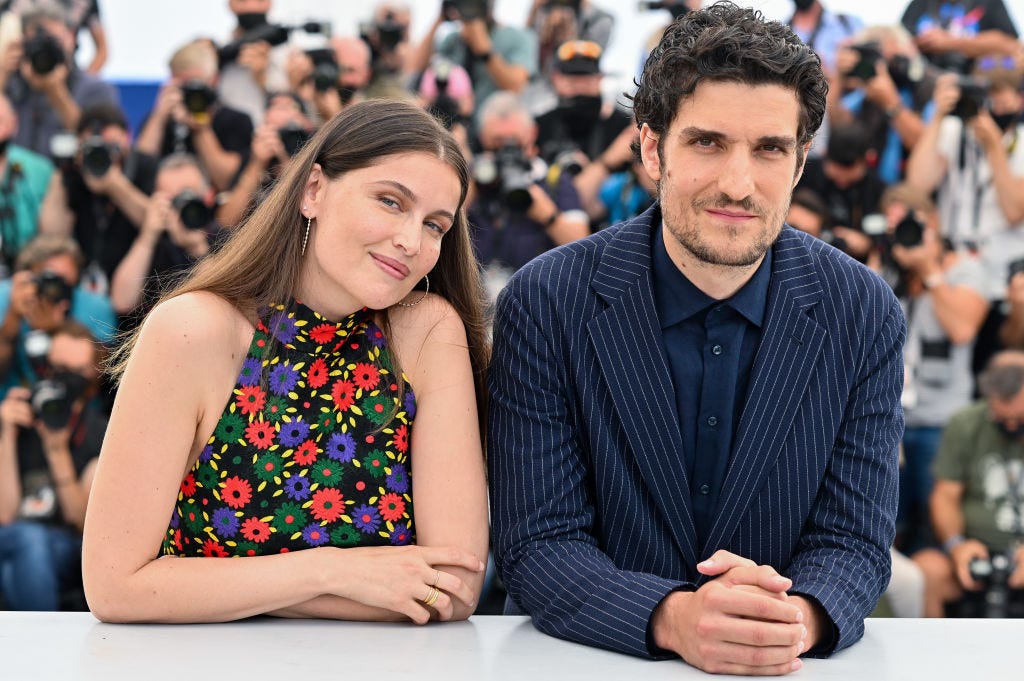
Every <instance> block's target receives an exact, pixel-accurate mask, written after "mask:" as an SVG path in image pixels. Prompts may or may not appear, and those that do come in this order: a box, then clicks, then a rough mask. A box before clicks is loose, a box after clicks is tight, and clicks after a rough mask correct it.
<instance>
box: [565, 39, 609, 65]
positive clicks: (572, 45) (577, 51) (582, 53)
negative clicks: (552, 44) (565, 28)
mask: <svg viewBox="0 0 1024 681" xmlns="http://www.w3.org/2000/svg"><path fill="white" fill-rule="evenodd" d="M557 55H558V59H559V61H569V60H570V59H576V58H578V57H584V58H586V59H594V60H597V59H600V58H601V46H600V45H598V44H597V43H595V42H592V41H590V40H570V41H568V42H564V43H562V44H561V45H559V47H558V52H557Z"/></svg>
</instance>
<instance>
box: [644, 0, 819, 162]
mask: <svg viewBox="0 0 1024 681" xmlns="http://www.w3.org/2000/svg"><path fill="white" fill-rule="evenodd" d="M704 79H707V80H711V81H719V82H721V81H726V82H735V83H743V84H746V85H770V84H774V85H782V86H784V87H787V88H791V89H793V90H794V91H795V92H796V94H797V97H798V98H799V100H800V117H799V124H798V127H797V141H798V143H799V145H800V147H801V148H802V147H803V145H804V144H806V143H807V142H810V141H811V139H813V137H814V134H815V133H816V132H817V131H818V127H819V126H821V121H822V118H823V117H824V115H825V95H826V94H827V93H828V81H827V80H826V79H825V74H824V73H823V72H822V70H821V60H820V59H819V58H818V55H816V54H815V53H814V50H812V49H811V48H810V47H808V46H807V45H805V44H804V43H803V42H802V41H801V40H800V38H798V37H797V36H796V34H794V33H793V31H792V30H790V28H789V27H788V26H786V25H785V24H781V23H779V22H777V21H766V20H765V18H764V15H763V14H761V12H759V11H758V10H755V9H750V8H744V7H737V6H736V5H734V4H733V3H731V2H719V3H716V4H714V5H711V6H710V7H706V8H704V9H702V10H698V11H695V12H690V13H688V14H685V15H683V16H681V17H679V18H678V19H676V20H675V21H673V22H672V23H671V24H670V25H669V27H668V28H667V29H665V34H664V35H663V36H662V38H661V42H659V43H658V46H657V47H655V48H654V50H653V51H652V52H651V54H650V56H649V57H648V58H647V62H646V63H645V64H644V69H643V72H642V73H641V74H640V81H639V82H638V83H636V85H637V88H638V89H637V91H636V94H634V95H633V97H632V99H633V115H634V116H635V117H636V124H637V126H641V125H643V124H644V123H646V124H647V125H648V127H650V129H651V130H652V131H653V132H654V133H655V134H656V135H658V138H659V139H658V151H659V152H662V151H663V148H662V144H663V140H664V133H665V131H666V130H668V128H669V125H670V124H671V123H672V119H673V118H674V117H675V115H676V111H677V110H678V108H679V103H680V102H681V101H682V99H683V98H684V97H688V96H690V95H691V94H693V91H694V90H695V89H696V87H697V85H698V84H699V83H700V82H701V81H702V80H704ZM736 106H737V107H742V106H743V102H737V103H736ZM798 154H800V157H802V153H801V152H800V151H798Z"/></svg>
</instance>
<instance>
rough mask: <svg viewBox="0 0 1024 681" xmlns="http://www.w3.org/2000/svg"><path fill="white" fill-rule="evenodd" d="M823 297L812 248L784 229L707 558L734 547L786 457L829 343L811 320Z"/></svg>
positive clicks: (774, 261) (776, 249) (708, 544)
mask: <svg viewBox="0 0 1024 681" xmlns="http://www.w3.org/2000/svg"><path fill="white" fill-rule="evenodd" d="M821 296H822V286H821V282H820V281H819V280H818V275H817V273H816V271H815V269H814V267H813V263H812V261H811V258H810V254H809V253H808V252H807V248H806V247H805V246H804V245H803V244H801V243H800V241H799V239H798V238H796V237H794V236H793V235H792V234H790V233H788V230H783V233H782V236H780V237H779V240H778V241H777V242H776V246H775V251H774V260H773V265H772V282H771V286H770V289H769V294H768V308H767V310H766V314H765V322H766V324H767V325H766V326H765V328H764V331H763V332H762V335H761V341H760V344H759V345H758V349H757V355H756V356H755V358H754V366H753V370H752V371H753V373H752V375H751V379H750V387H749V389H748V390H749V395H748V397H747V401H746V404H745V405H744V408H743V414H742V416H741V418H740V423H739V425H738V427H737V431H736V439H735V440H734V444H733V452H732V457H731V461H730V463H729V468H728V470H727V472H726V477H725V481H724V484H723V487H722V493H721V495H720V497H719V504H718V510H717V513H716V514H715V519H714V522H713V524H712V527H711V531H710V532H709V533H708V539H707V544H706V545H705V546H704V547H702V554H701V556H702V557H706V556H707V555H710V554H711V553H713V552H714V551H715V550H716V549H718V548H720V547H722V546H725V545H727V544H728V540H729V538H730V537H731V536H732V534H733V532H735V530H736V526H737V524H738V523H739V520H740V518H742V517H743V515H744V513H745V512H746V510H747V507H748V506H749V505H750V502H751V500H752V499H753V497H754V494H755V493H756V492H757V490H758V489H759V488H760V486H761V484H762V483H763V481H764V477H765V475H766V473H767V472H768V471H769V470H771V468H772V467H773V466H774V465H775V461H776V460H777V459H778V456H779V453H780V452H781V451H782V447H783V442H784V441H785V439H786V436H787V435H788V434H789V431H790V429H791V427H792V425H793V420H794V418H795V417H796V414H797V412H798V410H799V405H800V402H801V400H802V399H803V396H804V392H805V390H806V388H807V382H808V380H809V379H810V375H811V371H812V369H813V367H814V364H815V362H816V361H817V359H818V356H819V354H820V352H821V349H822V344H823V342H824V340H825V333H826V332H825V329H824V327H822V326H820V325H819V324H818V323H817V322H815V321H814V320H813V319H812V318H811V317H810V316H809V315H808V314H807V310H808V308H809V307H811V306H813V305H815V304H817V302H818V301H819V300H820V298H821Z"/></svg>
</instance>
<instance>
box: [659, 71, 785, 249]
mask: <svg viewBox="0 0 1024 681" xmlns="http://www.w3.org/2000/svg"><path fill="white" fill-rule="evenodd" d="M799 112H800V104H799V101H798V100H797V96H796V93H795V92H794V91H793V90H790V89H787V88H785V87H782V86H780V85H758V86H751V85H745V84H741V83H731V82H713V81H704V82H702V83H701V84H700V85H698V86H697V88H696V90H694V92H693V94H692V95H690V97H688V98H686V99H684V100H683V101H682V102H681V103H680V105H679V109H678V110H677V112H676V115H675V118H674V119H673V120H672V123H671V124H670V126H669V129H668V130H666V131H665V133H664V135H663V136H662V137H663V139H661V149H659V148H658V142H659V139H658V137H657V136H655V135H654V133H653V131H651V129H650V128H648V127H647V125H646V124H645V125H644V126H643V129H642V130H641V138H640V139H641V157H642V159H643V163H644V167H645V168H646V169H647V172H648V173H649V174H650V175H651V177H652V178H654V179H655V180H657V181H658V182H659V190H658V196H659V199H660V200H661V207H662V219H663V223H664V227H663V229H664V236H665V245H666V248H667V250H668V252H669V255H670V256H671V257H672V259H673V261H674V262H675V263H676V265H677V266H679V267H680V268H681V269H683V268H686V267H689V266H692V265H697V264H701V263H703V264H707V265H724V266H727V267H743V268H749V267H751V266H754V265H757V264H758V263H760V261H761V259H762V258H763V257H764V254H765V252H767V250H768V249H769V248H770V247H771V245H772V243H774V241H775V239H776V238H777V237H778V235H779V232H780V231H781V229H782V224H783V221H784V219H785V217H786V213H787V212H788V209H789V200H790V196H791V195H792V192H793V187H794V186H795V185H796V181H797V179H798V178H799V173H800V172H801V171H802V170H803V167H802V164H798V162H797V155H798V154H797V151H798V148H797V127H798V117H799Z"/></svg>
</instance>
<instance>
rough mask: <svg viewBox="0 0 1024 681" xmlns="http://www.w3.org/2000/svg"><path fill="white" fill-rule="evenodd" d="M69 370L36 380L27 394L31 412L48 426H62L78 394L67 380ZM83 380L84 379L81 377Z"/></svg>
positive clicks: (65, 422)
mask: <svg viewBox="0 0 1024 681" xmlns="http://www.w3.org/2000/svg"><path fill="white" fill-rule="evenodd" d="M68 374H70V372H61V373H57V374H54V375H53V376H51V377H50V378H44V379H42V380H39V381H36V382H35V384H34V385H33V386H32V392H31V393H30V394H29V398H28V401H29V404H30V405H31V406H32V413H33V414H35V415H36V418H38V419H39V420H40V421H42V422H43V423H44V424H45V425H46V426H47V427H48V428H52V429H54V430H56V429H59V428H63V427H64V426H66V425H67V424H68V420H70V418H71V408H72V406H74V403H75V399H76V398H77V397H78V394H81V391H80V390H79V391H78V394H74V393H75V392H76V391H75V390H74V388H73V387H72V386H71V381H69V380H68V378H69V376H68ZM83 380H84V379H83Z"/></svg>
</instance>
